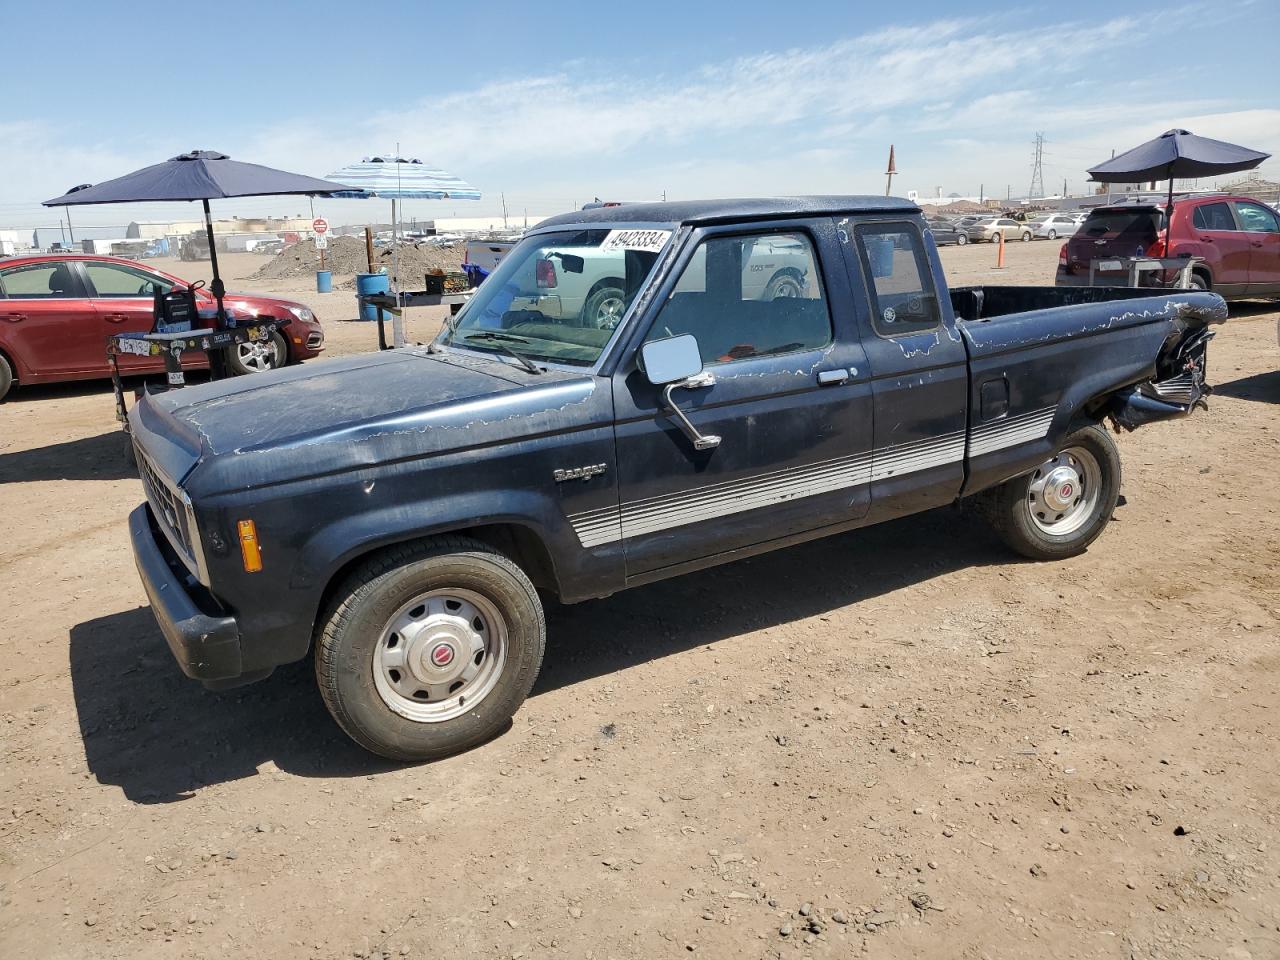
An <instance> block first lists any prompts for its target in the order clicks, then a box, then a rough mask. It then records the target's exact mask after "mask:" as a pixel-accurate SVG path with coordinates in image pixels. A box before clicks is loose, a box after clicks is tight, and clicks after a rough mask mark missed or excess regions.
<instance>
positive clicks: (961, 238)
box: [956, 233, 969, 247]
mask: <svg viewBox="0 0 1280 960" xmlns="http://www.w3.org/2000/svg"><path fill="white" fill-rule="evenodd" d="M968 242H969V238H968V237H966V236H965V235H964V234H963V233H962V234H960V235H959V236H958V237H956V246H960V247H963V246H964V245H965V244H966V243H968Z"/></svg>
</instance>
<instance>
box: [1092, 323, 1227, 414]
mask: <svg viewBox="0 0 1280 960" xmlns="http://www.w3.org/2000/svg"><path fill="white" fill-rule="evenodd" d="M1212 339H1213V331H1211V330H1208V329H1201V330H1198V331H1196V332H1195V333H1193V334H1191V335H1190V336H1187V337H1186V338H1184V339H1183V340H1182V342H1181V343H1179V344H1178V345H1177V347H1176V348H1175V349H1174V350H1173V351H1172V353H1171V355H1170V356H1169V357H1168V358H1166V359H1165V360H1164V362H1163V363H1162V367H1163V369H1164V370H1165V375H1164V376H1163V377H1159V378H1158V379H1157V378H1153V379H1151V380H1147V381H1145V382H1144V383H1140V384H1138V385H1136V386H1133V387H1129V388H1128V389H1127V390H1121V391H1120V392H1119V393H1117V394H1115V395H1114V396H1113V397H1112V398H1111V403H1110V408H1109V409H1108V411H1107V412H1108V415H1109V416H1110V417H1111V419H1112V420H1113V421H1114V422H1115V424H1116V425H1117V426H1118V427H1123V428H1124V429H1125V430H1136V429H1137V428H1138V427H1141V426H1143V425H1144V424H1148V423H1154V422H1155V421H1157V420H1168V419H1170V418H1172V417H1185V416H1186V415H1187V414H1189V413H1190V412H1191V411H1192V410H1194V409H1195V408H1196V407H1203V408H1205V409H1208V406H1209V405H1208V403H1206V402H1205V398H1206V397H1208V396H1209V394H1211V393H1213V387H1211V386H1209V384H1208V383H1206V382H1205V362H1206V351H1207V349H1208V346H1209V341H1210V340H1212Z"/></svg>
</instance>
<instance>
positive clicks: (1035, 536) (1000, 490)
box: [983, 424, 1120, 560]
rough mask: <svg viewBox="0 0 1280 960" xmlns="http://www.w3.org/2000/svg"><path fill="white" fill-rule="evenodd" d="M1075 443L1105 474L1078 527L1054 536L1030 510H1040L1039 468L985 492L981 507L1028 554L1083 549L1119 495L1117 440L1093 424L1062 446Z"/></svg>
mask: <svg viewBox="0 0 1280 960" xmlns="http://www.w3.org/2000/svg"><path fill="white" fill-rule="evenodd" d="M1075 448H1083V450H1085V451H1086V452H1087V453H1089V454H1090V455H1091V456H1092V457H1093V459H1094V461H1095V464H1096V466H1097V467H1098V469H1099V471H1100V474H1101V476H1100V478H1099V482H1098V484H1097V486H1098V490H1097V498H1096V501H1094V502H1093V504H1092V507H1091V508H1090V509H1089V510H1088V511H1087V515H1086V516H1085V517H1084V518H1083V520H1082V522H1081V524H1080V526H1078V527H1077V528H1075V529H1073V530H1072V531H1071V532H1070V533H1067V534H1065V535H1055V534H1053V533H1051V532H1049V531H1047V530H1045V529H1044V527H1043V526H1041V525H1039V524H1037V522H1036V521H1035V519H1034V517H1033V515H1032V514H1033V511H1034V510H1035V509H1036V507H1035V506H1034V502H1035V501H1034V500H1033V485H1034V484H1035V482H1036V481H1037V480H1038V479H1039V478H1040V476H1041V472H1040V469H1039V468H1038V469H1037V470H1034V471H1032V472H1031V473H1028V474H1025V475H1023V476H1021V477H1015V478H1014V479H1012V480H1007V481H1005V482H1004V483H1002V484H1001V485H1000V486H998V487H996V488H995V489H994V490H992V491H990V492H989V493H988V494H986V495H985V503H984V504H983V512H984V513H985V514H986V516H987V519H988V520H989V521H990V523H991V525H992V527H993V528H994V529H995V532H996V534H997V535H998V536H999V537H1000V539H1001V540H1003V541H1004V542H1005V544H1006V545H1007V546H1008V547H1010V548H1011V549H1012V550H1014V551H1016V552H1017V553H1020V554H1022V555H1023V556H1024V557H1029V558H1031V559H1032V560H1063V559H1066V558H1067V557H1074V556H1076V555H1077V554H1081V553H1084V551H1085V550H1086V549H1088V547H1089V544H1091V543H1093V541H1094V540H1096V539H1098V537H1099V536H1100V535H1101V534H1102V531H1103V529H1104V528H1105V527H1106V525H1107V522H1108V521H1109V520H1110V519H1111V514H1112V513H1113V512H1114V511H1115V508H1116V501H1117V500H1118V499H1119V496H1120V452H1119V451H1118V450H1117V449H1116V445H1115V441H1113V440H1112V439H1111V436H1110V434H1108V433H1107V432H1106V430H1104V429H1103V428H1102V427H1100V426H1098V425H1096V424H1095V425H1093V426H1088V427H1084V428H1082V429H1080V430H1076V431H1075V432H1074V433H1072V434H1071V435H1070V436H1068V437H1067V438H1066V439H1065V440H1063V441H1062V444H1061V445H1060V447H1059V451H1068V450H1072V449H1075ZM1059 455H1060V456H1061V453H1060V454H1059ZM1047 462H1048V461H1046V463H1047ZM1079 492H1080V493H1081V494H1082V495H1084V494H1086V490H1085V486H1084V484H1081V485H1080V487H1079ZM1050 519H1052V518H1050Z"/></svg>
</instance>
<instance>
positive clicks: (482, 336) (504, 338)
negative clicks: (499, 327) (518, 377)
mask: <svg viewBox="0 0 1280 960" xmlns="http://www.w3.org/2000/svg"><path fill="white" fill-rule="evenodd" d="M462 339H463V340H466V341H468V342H470V341H472V340H484V341H486V342H488V343H492V344H493V346H494V349H495V350H497V351H498V352H500V353H504V354H506V355H507V356H509V357H511V359H513V360H515V361H516V363H518V364H520V366H522V367H524V368H525V369H526V370H528V371H529V372H530V373H542V368H541V367H539V366H537V365H536V364H535V363H534V362H533V361H532V360H530V359H529V358H528V357H526V356H525V355H524V354H522V353H516V352H515V351H514V350H512V349H511V348H510V347H508V346H507V344H508V343H528V342H529V341H528V340H526V339H525V338H524V337H517V336H514V335H512V334H510V333H494V332H493V331H492V330H486V331H485V332H484V333H472V334H468V335H467V336H465V337H463V338H462Z"/></svg>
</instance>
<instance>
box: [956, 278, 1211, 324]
mask: <svg viewBox="0 0 1280 960" xmlns="http://www.w3.org/2000/svg"><path fill="white" fill-rule="evenodd" d="M1187 292H1188V291H1173V290H1169V291H1164V290H1151V289H1147V288H1139V287H988V286H977V287H953V288H952V289H951V308H952V310H954V311H955V315H956V317H957V319H959V320H962V321H964V322H966V323H981V322H985V321H989V320H995V319H998V318H1001V317H1007V316H1009V315H1011V314H1015V313H1030V312H1031V311H1033V310H1050V309H1054V308H1056V307H1073V306H1078V305H1080V304H1085V303H1114V302H1115V301H1117V300H1135V299H1139V298H1143V297H1146V298H1150V297H1158V296H1161V295H1162V294H1164V295H1170V294H1175V293H1187Z"/></svg>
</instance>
